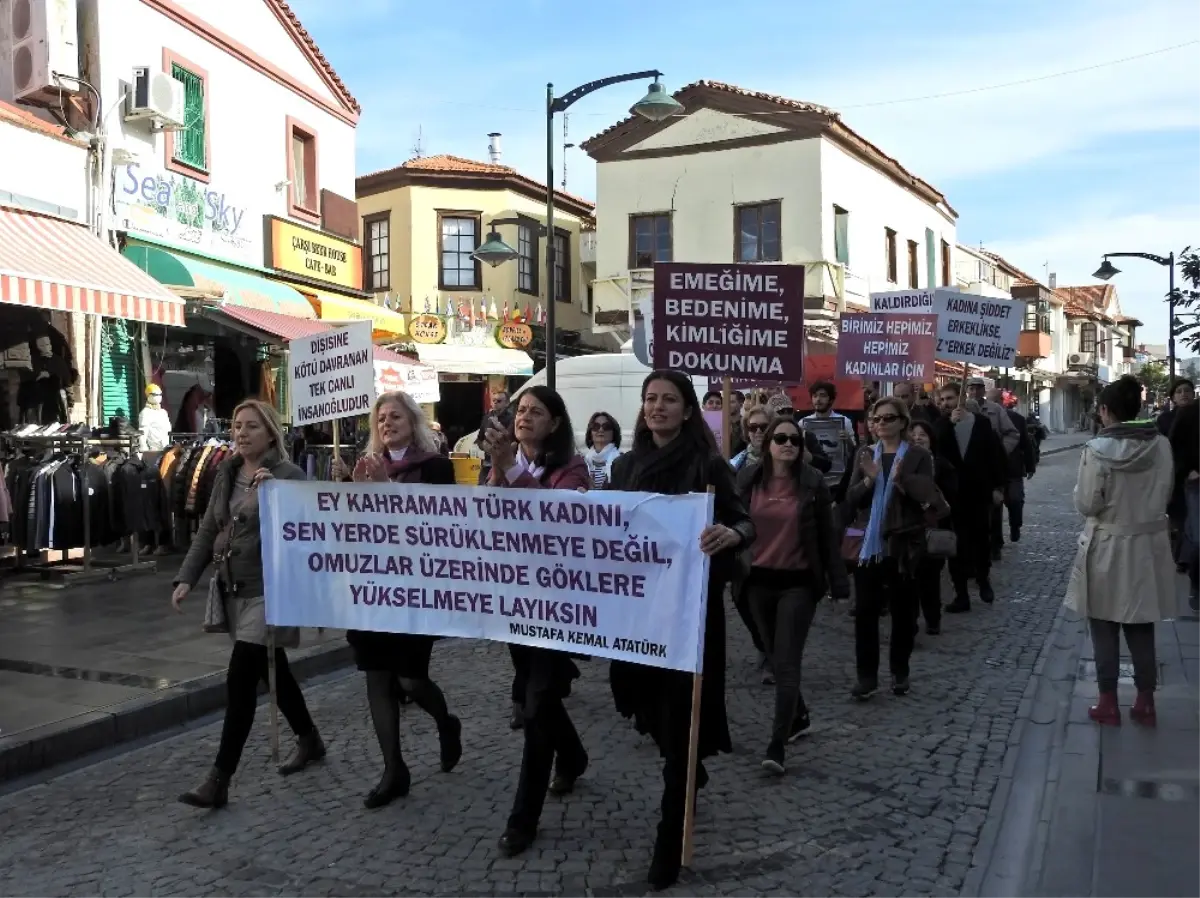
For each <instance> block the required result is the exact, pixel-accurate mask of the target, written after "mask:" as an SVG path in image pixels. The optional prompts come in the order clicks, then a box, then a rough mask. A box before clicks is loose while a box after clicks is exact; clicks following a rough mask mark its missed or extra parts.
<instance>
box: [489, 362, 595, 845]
mask: <svg viewBox="0 0 1200 898" xmlns="http://www.w3.org/2000/svg"><path fill="white" fill-rule="evenodd" d="M496 423H497V424H498V422H496ZM574 434H575V431H574V429H573V428H572V427H571V419H570V417H569V416H568V415H567V406H566V404H565V403H564V402H563V400H562V397H561V396H559V395H558V393H556V392H555V391H554V390H551V389H550V388H549V387H543V386H536V387H530V388H529V389H528V390H526V391H525V392H524V393H522V394H521V400H520V402H519V403H518V405H517V411H516V415H515V416H514V418H513V429H512V432H511V433H509V431H508V430H507V429H505V428H503V427H501V426H495V427H488V428H486V430H485V433H484V446H483V448H484V451H485V452H487V453H489V455H490V457H491V459H492V470H491V473H490V475H489V477H488V485H489V486H491V487H508V488H515V489H543V490H577V491H579V492H584V491H585V490H586V489H587V488H588V486H590V484H591V478H590V475H589V473H588V467H587V463H586V462H584V460H583V458H582V457H580V456H579V454H578V453H577V452H576V451H575V436H574ZM508 650H509V654H510V655H511V656H512V662H513V669H514V671H515V674H516V678H515V681H514V684H513V694H514V696H515V695H520V696H521V714H522V716H523V718H524V724H525V725H524V727H523V729H524V732H525V750H524V754H523V755H522V757H521V779H520V782H519V783H518V784H517V795H516V798H515V799H514V800H513V809H512V813H511V814H510V815H509V818H508V825H507V826H506V827H505V830H504V834H503V835H502V836H501V837H500V843H499V844H500V850H501V851H503V852H504V853H505V854H507V855H508V856H509V857H512V856H514V855H517V854H520V853H521V852H523V851H524V850H525V849H527V848H528V847H529V846H530V845H531V844H533V840H534V838H535V837H536V836H537V827H538V821H539V820H540V818H541V815H542V805H543V804H545V801H546V793H547V791H549V792H551V793H553V794H555V795H565V794H566V793H568V792H571V791H572V790H573V789H574V788H575V780H577V779H578V778H579V777H580V776H581V775H582V774H583V772H584V770H586V769H587V765H588V755H587V751H586V750H585V749H584V747H583V742H581V741H580V739H579V734H578V733H577V732H576V731H575V725H574V724H573V723H572V722H571V717H570V715H569V714H568V713H567V709H566V707H565V706H564V705H563V699H565V698H566V697H567V696H568V695H570V694H571V682H572V681H573V680H575V679H576V678H578V676H579V668H577V667H576V666H575V662H574V661H572V660H571V656H570V655H568V654H567V653H566V652H560V651H556V650H554V649H545V648H538V647H535V646H526V645H514V644H512V643H509V646H508ZM552 772H553V774H554V778H553V780H551V773H552Z"/></svg>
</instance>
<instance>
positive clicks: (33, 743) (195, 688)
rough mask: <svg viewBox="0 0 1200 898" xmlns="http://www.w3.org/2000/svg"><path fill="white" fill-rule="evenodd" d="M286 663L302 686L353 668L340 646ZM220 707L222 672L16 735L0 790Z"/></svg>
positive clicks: (5, 753) (2, 752)
mask: <svg viewBox="0 0 1200 898" xmlns="http://www.w3.org/2000/svg"><path fill="white" fill-rule="evenodd" d="M288 662H289V664H290V666H291V668H292V672H293V673H294V674H295V675H296V679H297V680H299V681H300V682H304V681H305V680H309V679H312V678H314V677H318V676H321V675H323V674H328V673H332V672H334V671H337V670H340V669H342V668H344V667H346V666H348V665H350V664H352V663H353V650H352V649H351V648H350V646H349V645H348V644H347V643H345V642H344V641H338V642H333V643H330V644H326V645H320V646H313V647H311V648H309V649H304V650H301V651H298V652H295V653H293V654H292V656H291V657H289V658H288ZM260 689H261V687H260ZM224 707H225V671H221V672H219V673H212V674H207V675H205V676H203V677H197V678H196V679H194V680H187V681H186V682H183V683H180V684H179V685H177V686H172V687H170V688H168V689H163V690H160V691H158V692H153V693H150V694H149V695H144V696H139V697H138V698H135V699H130V700H129V701H124V702H118V703H117V704H115V705H109V706H108V707H107V708H103V709H101V710H98V711H92V712H88V713H85V714H80V715H77V716H75V717H71V718H68V719H67V720H62V721H56V722H54V723H48V724H45V725H43V726H40V727H34V728H33V729H30V730H25V731H23V732H21V733H17V734H14V735H13V736H12V737H11V738H12V740H13V741H12V743H11V744H9V745H2V744H0V787H3V786H4V785H5V784H8V783H11V782H12V781H14V780H16V779H18V778H20V777H25V776H29V775H30V774H34V773H38V772H40V771H43V770H46V769H47V768H50V767H55V766H58V765H60V764H65V763H67V762H70V761H77V760H79V759H81V758H83V757H84V756H86V755H89V754H92V753H93V752H97V751H101V750H103V749H106V748H112V747H114V746H116V745H120V744H122V743H126V742H132V741H134V740H137V739H144V738H146V737H148V736H154V735H157V734H159V733H161V732H163V731H164V730H169V729H172V728H174V727H178V726H182V725H184V724H186V723H189V722H191V721H193V720H197V719H199V718H202V717H206V716H208V715H209V714H212V713H214V712H216V711H220V710H221V709H223V708H224ZM5 741H7V740H5Z"/></svg>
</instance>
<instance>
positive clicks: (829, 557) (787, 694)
mask: <svg viewBox="0 0 1200 898" xmlns="http://www.w3.org/2000/svg"><path fill="white" fill-rule="evenodd" d="M765 439H766V446H767V451H766V452H764V453H763V457H762V462H761V463H760V464H757V465H752V466H750V467H747V468H743V469H742V471H741V472H740V473H739V475H738V493H739V494H740V495H741V497H742V502H743V504H745V505H746V507H748V508H749V509H750V520H751V521H752V522H753V524H754V531H755V534H756V538H755V542H754V546H753V547H752V549H751V550H750V551H751V552H752V553H753V558H752V566H751V568H750V577H749V579H748V580H747V582H746V589H747V591H748V594H749V604H750V610H751V612H752V613H753V615H754V622H755V624H756V625H757V628H758V632H759V633H760V634H762V639H763V643H764V644H765V645H766V647H767V654H768V657H769V658H770V659H771V664H772V667H773V668H774V670H775V716H774V722H773V724H772V727H771V738H770V740H769V741H768V743H767V751H766V754H765V755H764V757H763V761H762V766H763V769H765V770H767V771H770V772H771V773H774V774H778V775H782V774H783V773H784V745H786V744H787V743H788V742H792V741H794V740H795V739H797V738H798V737H800V736H801V735H803V734H804V733H805V731H807V730H808V728H809V725H810V720H809V714H808V706H807V705H806V704H805V703H804V697H803V696H802V695H801V693H800V667H801V662H802V660H803V657H804V643H805V641H806V640H807V639H808V631H809V628H810V627H811V626H812V621H813V616H814V615H815V614H816V610H817V602H818V601H819V600H820V599H821V597H822V596H824V595H825V593H827V592H830V591H832V593H833V595H834V596H835V597H836V598H849V596H850V583H849V581H848V580H847V578H846V570H845V567H844V566H843V565H842V560H841V557H840V555H839V554H838V549H839V545H838V540H837V535H836V531H835V529H834V524H833V500H832V499H831V498H830V495H829V487H828V486H827V485H826V484H825V478H824V477H822V476H821V474H820V473H819V472H818V471H817V469H816V468H814V467H813V466H812V465H809V464H806V463H805V461H804V434H803V432H802V431H801V430H800V428H799V427H798V426H797V425H796V424H795V422H793V421H790V420H788V419H787V418H776V419H775V420H774V421H773V422H771V425H770V426H769V427H768V428H767V431H766V438H765Z"/></svg>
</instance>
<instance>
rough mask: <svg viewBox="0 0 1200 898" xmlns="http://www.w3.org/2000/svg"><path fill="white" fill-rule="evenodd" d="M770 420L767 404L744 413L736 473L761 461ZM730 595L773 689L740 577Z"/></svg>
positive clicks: (770, 670) (761, 671)
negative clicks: (741, 441)
mask: <svg viewBox="0 0 1200 898" xmlns="http://www.w3.org/2000/svg"><path fill="white" fill-rule="evenodd" d="M764 403H765V400H764ZM771 420H772V418H771V413H770V412H769V411H768V410H767V408H766V405H765V404H764V405H755V406H746V407H745V408H744V409H743V410H742V432H743V433H744V434H745V438H746V444H747V445H746V448H745V449H743V450H742V451H741V452H739V453H738V454H737V455H735V456H734V457H733V458H732V459H730V460H729V464H730V465H732V466H733V470H734V471H742V470H745V469H746V468H750V467H753V466H754V465H757V464H758V463H759V462H760V461H762V452H763V437H764V436H766V433H767V428H768V427H770V426H771ZM743 572H744V568H743V569H742V570H739V572H738V573H739V575H740V574H741V573H743ZM730 592H731V593H732V596H733V607H734V608H735V609H737V613H738V616H739V617H740V618H741V619H742V623H743V624H745V625H746V630H747V632H749V634H750V640H751V642H753V643H754V651H755V652H756V653H757V654H758V673H759V676H760V678H761V679H762V684H763V685H764V686H774V685H775V671H774V669H773V668H772V667H771V656H770V654H769V653H768V652H767V647H766V645H765V644H764V643H763V640H762V637H761V636H760V635H759V633H758V625H757V624H756V623H755V622H754V614H753V612H751V611H750V602H749V600H748V599H747V593H746V584H745V582H744V581H743V580H742V579H741V578H740V576H739V577H737V578H735V579H734V581H733V582H732V583H731V584H730Z"/></svg>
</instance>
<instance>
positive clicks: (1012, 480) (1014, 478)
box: [988, 388, 1037, 561]
mask: <svg viewBox="0 0 1200 898" xmlns="http://www.w3.org/2000/svg"><path fill="white" fill-rule="evenodd" d="M1003 400H1004V394H1003V393H1002V392H1001V391H1000V390H998V389H995V388H993V389H991V390H989V391H988V401H990V402H995V403H999V404H1000V406H1001V407H1002V408H1003V409H1004V411H1005V412H1006V413H1007V414H1008V417H1009V418H1010V419H1012V422H1013V424H1014V425H1016V428H1017V434H1018V436H1019V438H1018V440H1017V448H1016V449H1014V450H1013V451H1012V452H1010V453H1008V482H1007V483H1005V485H1004V507H1003V508H1001V507H1000V506H994V507H993V508H992V560H993V561H999V560H1000V552H1001V549H1002V548H1003V546H1004V535H1003V534H1004V508H1007V509H1008V539H1009V542H1014V543H1017V542H1020V541H1021V525H1022V524H1023V523H1024V520H1025V479H1026V478H1027V477H1032V476H1033V472H1034V470H1036V468H1037V455H1036V453H1035V452H1034V445H1033V440H1032V439H1031V438H1030V436H1029V425H1028V422H1026V420H1025V416H1024V415H1022V414H1020V413H1019V412H1018V411H1017V410H1016V409H1015V408H1010V407H1008V406H1006V405H1005V404H1004V401H1003Z"/></svg>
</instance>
